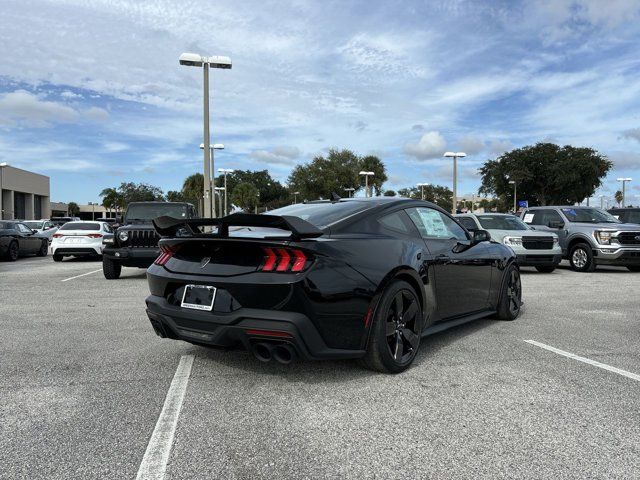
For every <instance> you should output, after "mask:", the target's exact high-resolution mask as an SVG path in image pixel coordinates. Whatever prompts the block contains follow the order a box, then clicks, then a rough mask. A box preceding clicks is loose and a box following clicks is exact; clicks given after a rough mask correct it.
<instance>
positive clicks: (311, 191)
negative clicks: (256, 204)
mask: <svg viewBox="0 0 640 480" xmlns="http://www.w3.org/2000/svg"><path fill="white" fill-rule="evenodd" d="M361 170H366V171H372V172H374V176H373V178H372V177H369V182H370V183H369V185H371V186H372V187H373V189H374V190H375V192H376V195H380V193H381V191H382V184H383V183H384V182H385V181H386V180H387V173H386V169H385V166H384V164H383V163H382V161H381V160H380V159H379V158H378V157H375V156H372V155H369V156H366V157H359V156H358V155H356V154H355V153H353V152H352V151H351V150H333V149H332V150H329V154H328V155H327V156H326V157H323V156H321V155H318V156H317V157H314V158H313V160H311V162H309V163H307V164H304V165H297V166H296V167H295V168H294V169H293V171H292V172H291V175H289V179H288V183H289V188H291V189H292V190H294V191H299V192H300V196H301V197H302V198H303V199H306V200H316V199H319V198H329V197H330V195H331V193H332V192H335V193H337V194H338V195H340V196H345V197H346V196H347V195H346V193H345V188H354V189H355V190H356V191H358V190H362V189H364V185H365V179H364V176H362V175H359V172H360V171H361Z"/></svg>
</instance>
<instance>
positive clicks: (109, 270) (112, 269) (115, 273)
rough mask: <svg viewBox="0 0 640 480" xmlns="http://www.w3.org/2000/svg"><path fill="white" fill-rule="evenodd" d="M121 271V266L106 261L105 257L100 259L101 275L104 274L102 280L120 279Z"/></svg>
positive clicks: (111, 261) (108, 260)
mask: <svg viewBox="0 0 640 480" xmlns="http://www.w3.org/2000/svg"><path fill="white" fill-rule="evenodd" d="M121 271H122V265H120V264H119V263H116V262H114V261H113V260H110V259H108V258H107V257H102V273H103V274H104V278H106V279H107V280H115V279H117V278H120V272H121Z"/></svg>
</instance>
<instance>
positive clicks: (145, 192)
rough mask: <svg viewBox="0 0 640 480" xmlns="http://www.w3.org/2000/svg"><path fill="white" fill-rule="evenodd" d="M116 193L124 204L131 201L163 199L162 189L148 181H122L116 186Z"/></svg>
mask: <svg viewBox="0 0 640 480" xmlns="http://www.w3.org/2000/svg"><path fill="white" fill-rule="evenodd" d="M118 193H119V194H120V196H122V199H123V201H124V203H125V204H126V205H128V204H129V203H131V202H152V201H154V200H164V195H163V193H162V190H161V189H160V188H158V187H154V186H153V185H149V184H148V183H133V182H123V183H121V184H120V186H119V187H118Z"/></svg>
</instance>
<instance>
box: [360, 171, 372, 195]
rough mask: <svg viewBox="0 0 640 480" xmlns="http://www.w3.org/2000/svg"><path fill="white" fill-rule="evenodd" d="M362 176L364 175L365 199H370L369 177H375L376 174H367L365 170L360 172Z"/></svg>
mask: <svg viewBox="0 0 640 480" xmlns="http://www.w3.org/2000/svg"><path fill="white" fill-rule="evenodd" d="M360 175H364V191H365V197H370V196H371V192H369V177H373V176H374V175H375V173H374V172H365V171H364V170H363V171H362V172H360Z"/></svg>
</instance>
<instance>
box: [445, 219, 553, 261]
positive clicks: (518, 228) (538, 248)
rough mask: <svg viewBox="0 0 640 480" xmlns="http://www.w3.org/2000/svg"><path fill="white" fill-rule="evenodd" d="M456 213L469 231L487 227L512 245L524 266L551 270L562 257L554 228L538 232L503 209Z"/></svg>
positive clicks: (496, 239) (459, 220)
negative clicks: (545, 231)
mask: <svg viewBox="0 0 640 480" xmlns="http://www.w3.org/2000/svg"><path fill="white" fill-rule="evenodd" d="M455 217H456V219H457V220H458V222H460V223H461V224H462V225H463V226H464V227H465V228H466V229H467V230H469V231H470V232H472V231H474V230H486V231H488V232H489V233H490V234H491V239H492V240H494V241H496V242H500V243H503V244H505V245H508V246H509V247H511V248H512V249H513V251H514V252H515V253H516V255H517V258H518V265H520V266H521V267H525V266H527V267H535V268H536V270H538V271H539V272H543V273H551V272H553V271H554V270H555V269H556V267H557V266H558V264H559V263H560V262H561V261H562V249H561V248H560V243H559V241H558V236H557V235H556V234H555V233H551V232H550V233H545V234H541V233H540V232H536V231H534V230H533V229H531V227H529V226H527V225H526V224H525V223H523V222H522V220H520V219H519V218H518V217H514V216H513V215H509V214H504V213H483V214H473V213H464V214H458V215H455Z"/></svg>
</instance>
